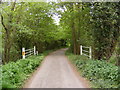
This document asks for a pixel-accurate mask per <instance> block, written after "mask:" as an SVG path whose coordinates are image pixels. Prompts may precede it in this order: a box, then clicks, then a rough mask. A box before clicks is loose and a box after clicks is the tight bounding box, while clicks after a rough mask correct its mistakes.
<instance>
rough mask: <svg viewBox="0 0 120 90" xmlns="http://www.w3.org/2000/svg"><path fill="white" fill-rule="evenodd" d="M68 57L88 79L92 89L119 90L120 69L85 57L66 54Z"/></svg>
mask: <svg viewBox="0 0 120 90" xmlns="http://www.w3.org/2000/svg"><path fill="white" fill-rule="evenodd" d="M66 55H67V56H68V58H69V59H70V60H71V62H72V63H73V64H75V65H76V67H77V69H78V70H79V72H80V73H81V74H82V76H83V77H85V78H87V79H88V80H89V81H90V83H91V87H92V88H118V86H120V79H119V77H118V76H120V73H119V72H118V67H117V66H115V65H113V64H111V63H108V62H105V61H100V60H90V59H88V58H86V57H85V56H80V55H73V54H72V53H69V52H66Z"/></svg>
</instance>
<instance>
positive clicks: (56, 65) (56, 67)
mask: <svg viewBox="0 0 120 90" xmlns="http://www.w3.org/2000/svg"><path fill="white" fill-rule="evenodd" d="M65 51H66V49H60V50H57V51H55V52H53V53H51V54H50V55H48V56H47V57H46V58H45V60H44V62H43V64H42V66H41V67H40V68H39V69H38V70H37V72H36V73H35V75H33V77H32V78H31V79H30V80H29V81H28V82H27V83H26V85H25V88H88V85H86V83H85V82H84V81H83V79H80V78H82V77H79V76H78V75H76V73H75V70H74V69H73V67H72V66H71V65H70V64H69V62H68V60H67V57H66V56H65Z"/></svg>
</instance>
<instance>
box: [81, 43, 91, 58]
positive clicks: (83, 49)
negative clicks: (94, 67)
mask: <svg viewBox="0 0 120 90" xmlns="http://www.w3.org/2000/svg"><path fill="white" fill-rule="evenodd" d="M85 48H87V49H88V50H85ZM80 55H84V56H87V57H89V58H90V59H91V58H92V49H91V46H90V47H86V46H82V45H80Z"/></svg>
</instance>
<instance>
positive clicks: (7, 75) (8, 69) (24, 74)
mask: <svg viewBox="0 0 120 90" xmlns="http://www.w3.org/2000/svg"><path fill="white" fill-rule="evenodd" d="M49 52H50V51H47V52H45V53H43V54H40V55H38V56H30V57H29V58H26V59H21V60H18V61H17V62H9V63H8V64H5V65H3V66H2V88H19V87H21V86H22V85H23V83H24V81H25V80H26V79H27V78H28V76H30V73H32V72H33V71H34V70H35V69H36V68H37V67H38V66H39V65H40V63H41V61H42V60H43V58H44V56H46V55H47V54H48V53H49Z"/></svg>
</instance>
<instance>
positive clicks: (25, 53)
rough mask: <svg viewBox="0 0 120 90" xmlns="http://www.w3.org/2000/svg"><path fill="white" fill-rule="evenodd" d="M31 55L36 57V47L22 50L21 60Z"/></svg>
mask: <svg viewBox="0 0 120 90" xmlns="http://www.w3.org/2000/svg"><path fill="white" fill-rule="evenodd" d="M31 55H38V51H36V47H35V46H34V48H31V49H26V50H25V48H22V58H23V59H25V58H26V57H28V56H31Z"/></svg>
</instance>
